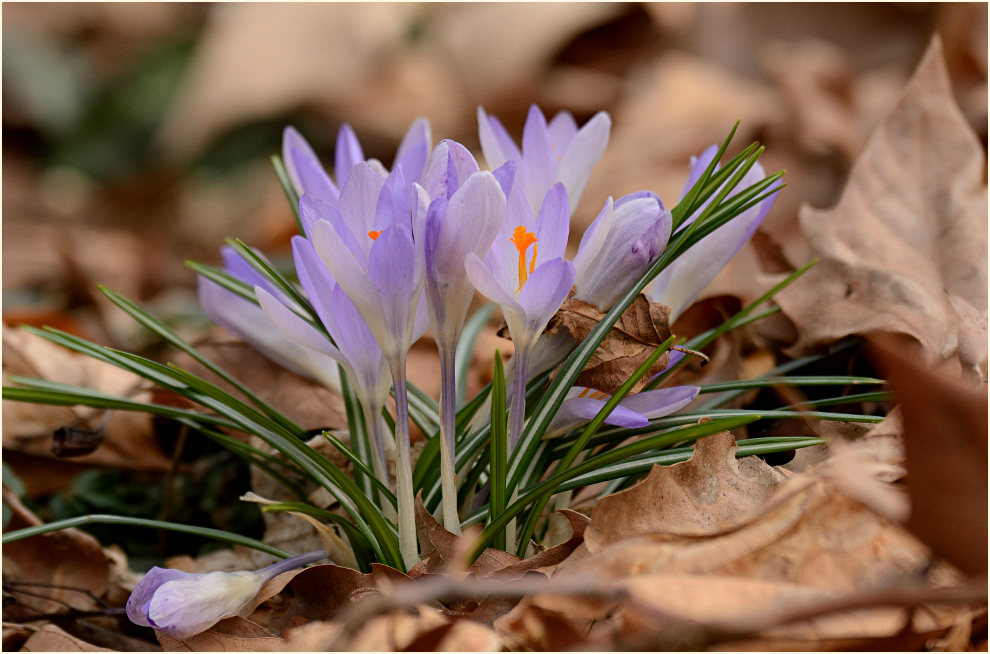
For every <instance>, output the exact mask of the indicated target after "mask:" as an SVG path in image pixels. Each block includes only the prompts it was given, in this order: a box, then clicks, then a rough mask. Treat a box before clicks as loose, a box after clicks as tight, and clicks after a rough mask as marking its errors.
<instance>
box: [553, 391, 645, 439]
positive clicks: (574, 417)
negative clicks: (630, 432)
mask: <svg viewBox="0 0 990 654" xmlns="http://www.w3.org/2000/svg"><path fill="white" fill-rule="evenodd" d="M607 401H608V400H607V399H598V398H594V397H576V398H571V399H567V400H564V402H563V404H561V405H560V409H559V410H558V411H557V415H556V416H554V419H553V422H551V423H550V428H549V429H548V430H547V431H548V432H551V433H552V432H554V431H557V430H569V429H573V428H574V427H576V426H578V425H580V424H582V423H585V422H590V421H591V420H594V418H595V416H597V415H598V413H599V412H600V411H601V410H602V409H603V408H604V407H605V403H606V402H607ZM605 423H606V424H609V425H615V426H616V427H627V428H630V429H634V428H636V427H645V426H646V425H648V424H650V421H649V420H647V419H646V417H645V416H642V415H640V414H639V413H637V412H635V411H633V410H631V409H629V408H627V407H624V406H622V404H621V403H620V404H619V405H617V406H615V407H614V408H613V409H612V412H611V413H609V414H608V416H607V417H606V418H605Z"/></svg>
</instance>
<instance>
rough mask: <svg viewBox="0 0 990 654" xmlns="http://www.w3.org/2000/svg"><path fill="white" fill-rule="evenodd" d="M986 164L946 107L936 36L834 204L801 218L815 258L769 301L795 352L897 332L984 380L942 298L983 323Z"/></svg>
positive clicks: (951, 105) (981, 365) (948, 95)
mask: <svg viewBox="0 0 990 654" xmlns="http://www.w3.org/2000/svg"><path fill="white" fill-rule="evenodd" d="M985 163H986V154H985V153H984V151H983V148H982V146H981V145H980V142H979V140H978V139H977V138H976V135H975V134H974V133H973V131H972V129H971V128H970V127H969V125H968V124H967V122H966V120H965V118H964V117H963V116H962V114H961V113H960V111H959V109H958V107H957V106H956V104H955V101H954V100H953V96H952V89H951V86H950V84H949V79H948V75H947V73H946V70H945V64H944V62H943V60H942V46H941V42H940V41H939V40H938V39H937V38H936V39H935V40H934V41H933V42H932V45H931V47H930V48H929V50H928V52H927V54H926V55H925V57H924V60H923V61H922V63H921V64H920V66H919V67H918V70H917V72H916V73H915V76H914V78H913V79H912V80H911V81H910V83H909V84H908V85H907V87H906V88H905V89H904V92H903V94H902V95H901V98H900V100H899V101H898V103H897V105H896V106H895V107H894V109H893V110H892V111H891V112H890V114H888V115H887V117H886V118H885V119H884V121H883V122H882V124H881V125H880V126H879V127H878V128H877V130H876V131H875V132H874V134H873V135H872V137H871V138H870V140H869V142H868V144H867V146H866V150H865V151H864V153H863V155H862V156H861V157H860V159H859V161H858V162H857V163H856V165H855V166H854V167H853V169H852V172H851V173H850V177H849V182H848V184H847V185H846V189H845V191H844V192H843V194H842V197H841V199H840V200H839V203H838V205H836V207H835V208H834V209H830V210H815V209H810V208H805V209H803V210H802V212H801V217H800V221H801V228H802V230H803V231H804V233H805V235H806V236H807V238H808V240H809V241H810V242H811V245H812V248H813V249H814V251H815V254H816V255H817V256H819V257H820V258H821V261H820V263H819V264H818V265H817V266H815V267H814V268H813V269H812V270H811V271H809V272H808V273H807V274H806V275H805V277H804V278H802V279H801V280H800V281H799V282H798V283H797V284H794V285H793V286H791V287H790V288H788V289H785V290H784V291H783V292H782V293H780V294H779V295H778V296H777V298H776V301H777V302H778V303H779V304H780V305H781V307H782V308H783V310H784V312H785V313H786V314H787V315H788V316H789V317H790V318H791V319H792V320H793V321H794V323H795V324H796V325H797V328H798V332H799V335H800V338H799V340H798V342H797V343H796V344H795V346H794V352H795V353H803V352H807V351H809V350H811V349H813V348H816V347H818V346H821V345H824V344H828V343H833V342H835V341H838V340H840V339H842V338H844V337H845V336H847V335H849V334H864V333H867V332H871V331H877V332H881V331H882V332H896V333H901V334H906V335H908V336H911V337H912V338H914V339H916V340H917V341H919V342H920V343H921V344H922V345H923V346H924V348H925V350H926V351H927V352H928V353H930V354H932V355H934V356H935V357H938V358H939V359H943V360H945V359H956V358H958V360H959V361H960V363H961V364H962V366H963V368H965V369H971V370H976V371H980V372H981V374H985V373H983V372H982V371H985V368H986V360H985V359H984V360H982V361H979V360H972V356H973V351H972V349H971V348H965V347H964V348H960V343H961V342H967V341H966V338H967V337H966V335H965V332H966V331H967V330H968V329H969V327H967V325H966V324H965V323H964V322H961V320H960V316H959V314H958V313H957V311H956V309H955V308H954V307H953V301H952V297H953V296H956V297H958V298H962V299H963V300H965V301H966V302H967V303H968V304H969V305H971V307H972V308H973V309H974V311H975V313H976V314H978V315H981V316H985V315H986V308H987V196H986V188H985V187H984V184H983V171H984V167H985ZM791 263H792V264H793V265H795V266H797V265H803V264H804V263H806V262H805V261H791ZM984 353H985V350H984Z"/></svg>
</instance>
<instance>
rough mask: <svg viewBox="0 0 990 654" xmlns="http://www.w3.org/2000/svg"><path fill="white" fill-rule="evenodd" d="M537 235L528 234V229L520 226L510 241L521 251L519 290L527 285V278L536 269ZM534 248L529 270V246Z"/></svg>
mask: <svg viewBox="0 0 990 654" xmlns="http://www.w3.org/2000/svg"><path fill="white" fill-rule="evenodd" d="M536 240H537V239H536V234H534V233H533V232H527V231H526V228H525V227H524V226H522V225H519V226H518V227H516V228H515V229H514V230H513V231H512V238H510V239H509V241H511V242H512V244H513V245H515V246H516V250H518V251H519V289H518V290H520V291H521V290H522V287H523V286H524V285H525V284H526V278H527V277H528V276H529V273H531V272H533V270H535V269H536ZM530 245H532V246H533V259H532V261H530V262H529V270H527V269H526V250H528V249H529V246H530Z"/></svg>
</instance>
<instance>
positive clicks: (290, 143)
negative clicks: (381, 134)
mask: <svg viewBox="0 0 990 654" xmlns="http://www.w3.org/2000/svg"><path fill="white" fill-rule="evenodd" d="M430 138H431V137H430V123H429V122H428V121H427V120H426V119H425V118H419V119H417V120H416V121H415V122H413V124H412V126H411V127H410V128H409V131H407V132H406V135H405V137H404V138H403V139H402V143H400V144H399V149H398V151H397V152H396V155H395V163H394V165H393V167H398V166H401V167H402V168H403V170H405V174H406V175H407V178H408V179H411V180H418V179H419V178H420V176H421V175H422V173H423V168H424V167H425V166H426V158H427V156H428V155H429V152H430ZM282 160H283V162H284V163H285V168H286V171H287V172H288V174H289V179H290V180H291V181H292V186H293V187H294V188H295V190H296V193H297V194H298V195H299V196H302V195H303V194H304V193H308V194H310V195H312V196H315V197H317V198H320V199H321V200H324V201H325V202H331V203H336V202H337V199H338V197H339V196H340V191H339V190H338V189H342V188H343V187H344V184H346V183H347V178H348V177H349V176H350V174H351V170H352V169H353V168H354V166H356V165H357V164H358V163H361V162H362V161H364V151H363V150H362V149H361V144H360V142H358V139H357V136H356V135H355V134H354V130H353V129H351V126H350V125H348V124H347V123H344V124H343V125H341V126H340V130H339V131H338V133H337V146H336V149H335V152H334V175H335V177H336V178H337V183H336V184H334V182H333V180H332V179H331V178H330V175H328V174H327V172H326V170H325V169H324V168H323V165H322V164H321V163H320V160H319V158H318V157H317V156H316V153H315V152H314V151H313V148H312V147H310V145H309V143H307V142H306V139H304V138H303V137H302V135H301V134H300V133H299V132H298V131H296V130H295V128H293V127H286V128H285V131H284V132H283V134H282ZM368 163H369V165H371V166H373V167H375V168H377V169H378V170H379V171H380V172H382V173H383V175H382V176H383V177H384V176H385V175H387V174H388V172H387V171H386V170H385V168H384V167H383V166H382V165H381V164H380V163H379V162H377V161H374V160H372V161H370V162H368Z"/></svg>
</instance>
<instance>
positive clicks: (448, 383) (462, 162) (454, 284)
mask: <svg viewBox="0 0 990 654" xmlns="http://www.w3.org/2000/svg"><path fill="white" fill-rule="evenodd" d="M514 166H515V164H514V163H511V162H510V163H508V164H506V165H505V166H504V167H503V169H502V170H500V171H496V172H498V173H499V175H500V176H502V177H503V181H505V182H506V183H507V182H508V179H510V178H511V176H512V173H513V169H514ZM424 183H425V188H423V189H422V191H423V192H422V193H419V194H418V197H419V198H424V199H425V198H426V197H432V198H435V199H433V201H432V202H431V203H430V204H429V207H428V208H427V211H426V218H425V224H424V227H423V228H422V234H421V238H420V239H419V243H418V245H419V246H420V247H421V249H422V251H423V253H424V265H425V274H426V280H425V297H426V301H427V307H428V309H429V315H430V327H431V328H432V329H433V338H434V339H435V340H436V343H437V351H438V353H439V355H440V417H441V422H440V428H441V438H442V440H441V443H440V465H441V480H442V493H443V518H444V526H445V527H446V528H447V529H448V530H449V531H451V532H453V533H455V534H459V533H460V518H459V516H458V514H457V487H456V483H455V479H454V440H455V439H454V429H455V414H456V409H457V407H456V404H455V402H456V399H455V398H456V380H455V378H454V375H455V366H454V360H455V355H456V350H457V341H458V340H459V339H460V335H461V331H462V329H463V328H464V319H465V317H466V316H467V311H468V307H469V306H470V304H471V300H472V299H473V297H474V287H473V286H472V285H471V282H470V281H469V280H468V277H467V274H466V273H465V269H464V259H465V257H467V255H468V254H473V255H475V256H476V257H477V256H484V255H485V254H486V253H487V252H488V250H489V248H490V247H491V244H492V240H493V239H494V238H495V235H496V233H497V232H498V229H499V227H501V225H502V222H503V220H504V218H505V193H504V192H503V190H502V186H501V184H500V183H499V181H498V179H497V178H496V175H495V174H493V173H490V172H487V171H485V172H481V171H479V170H478V165H477V163H476V162H475V160H474V157H472V156H471V153H470V152H468V151H467V149H466V148H464V146H462V145H460V144H458V143H456V142H454V141H442V142H441V143H440V144H439V145H438V146H437V147H436V148H435V149H434V151H433V154H432V155H431V157H430V161H429V163H428V164H427V168H426V173H425V174H424Z"/></svg>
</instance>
